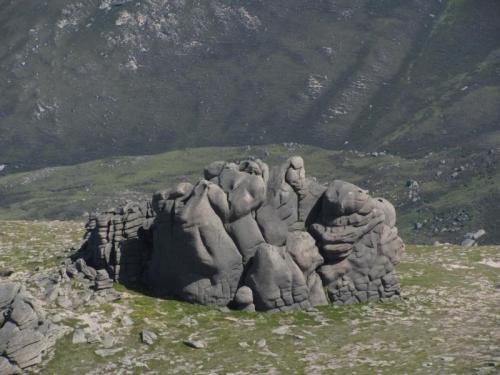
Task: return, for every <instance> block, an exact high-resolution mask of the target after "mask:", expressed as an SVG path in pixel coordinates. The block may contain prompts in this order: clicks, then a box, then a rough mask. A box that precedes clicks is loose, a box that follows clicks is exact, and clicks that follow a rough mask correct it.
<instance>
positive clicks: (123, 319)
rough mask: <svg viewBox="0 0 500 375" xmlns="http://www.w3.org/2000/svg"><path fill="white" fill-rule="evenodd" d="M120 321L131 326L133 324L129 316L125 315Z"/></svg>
mask: <svg viewBox="0 0 500 375" xmlns="http://www.w3.org/2000/svg"><path fill="white" fill-rule="evenodd" d="M121 322H122V324H123V325H124V326H132V325H134V321H133V320H132V319H130V317H129V316H127V315H125V316H124V317H123V318H122V319H121Z"/></svg>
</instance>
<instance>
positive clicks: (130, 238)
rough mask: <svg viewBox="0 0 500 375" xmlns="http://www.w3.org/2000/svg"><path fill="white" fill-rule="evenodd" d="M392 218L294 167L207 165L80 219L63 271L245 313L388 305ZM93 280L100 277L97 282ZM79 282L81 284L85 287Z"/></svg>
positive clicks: (356, 193)
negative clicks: (198, 173) (146, 197)
mask: <svg viewBox="0 0 500 375" xmlns="http://www.w3.org/2000/svg"><path fill="white" fill-rule="evenodd" d="M395 224H396V213H395V210H394V207H393V206H392V205H391V204H390V203H389V202H388V201H386V200H385V199H382V198H372V197H371V196H370V195H369V194H368V193H367V192H366V191H364V190H363V189H361V188H359V187H357V186H355V185H352V184H350V183H347V182H344V181H340V180H335V181H333V182H332V183H331V184H330V185H328V186H324V185H321V184H319V183H317V182H316V181H315V180H313V179H309V178H307V177H306V174H305V166H304V161H303V160H302V158H301V157H298V156H296V157H292V158H290V159H288V160H287V161H286V163H284V164H283V165H281V166H277V167H273V168H269V166H268V165H267V164H265V163H264V162H262V161H261V160H258V159H257V160H244V161H240V162H214V163H212V164H210V165H209V166H208V167H206V168H205V171H204V178H203V179H201V180H200V181H199V182H197V183H196V184H194V185H193V184H191V183H180V184H178V185H177V186H175V187H173V188H171V189H168V190H165V191H160V192H157V193H155V194H154V195H153V198H152V200H151V201H150V202H145V203H140V204H128V205H127V206H125V207H123V208H119V209H116V210H110V211H107V212H104V213H101V214H98V215H94V216H91V217H90V219H89V222H88V223H87V232H86V235H85V238H84V242H83V245H82V247H81V249H80V251H79V253H78V254H77V256H76V257H75V258H76V259H77V260H76V263H75V266H76V267H77V268H79V269H78V271H79V272H80V273H82V274H84V276H85V277H87V278H91V279H93V280H95V285H96V288H97V289H99V288H100V286H98V285H101V284H102V285H103V287H109V286H110V280H109V281H106V279H105V277H104V279H102V275H103V274H109V275H110V276H111V278H112V279H114V280H116V281H119V282H122V283H142V284H143V286H146V287H148V288H149V290H150V291H151V293H153V294H156V295H159V296H163V297H167V298H177V299H181V300H185V301H189V302H193V303H201V304H217V305H224V306H225V305H228V306H231V307H234V308H237V309H243V310H248V311H253V310H258V311H293V310H302V309H308V308H310V307H311V306H317V305H324V304H327V303H329V302H332V303H335V304H343V303H352V302H363V301H368V300H370V301H372V300H385V299H395V298H398V296H399V283H398V281H397V278H396V276H395V273H394V266H395V265H396V264H397V263H398V261H399V258H400V256H401V254H402V252H403V250H404V245H403V242H402V240H401V239H400V238H399V236H398V232H397V229H396V227H395ZM103 272H104V273H103ZM87 274H89V275H87Z"/></svg>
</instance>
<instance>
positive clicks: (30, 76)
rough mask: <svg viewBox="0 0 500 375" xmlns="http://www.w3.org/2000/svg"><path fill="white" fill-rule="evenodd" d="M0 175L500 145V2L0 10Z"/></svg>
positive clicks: (4, 5) (179, 2) (181, 1)
mask: <svg viewBox="0 0 500 375" xmlns="http://www.w3.org/2000/svg"><path fill="white" fill-rule="evenodd" d="M0 9H1V11H0V91H1V92H2V95H1V97H0V164H1V165H6V168H5V169H4V170H3V171H0V173H3V174H5V173H12V172H15V171H16V170H30V169H31V170H32V169H36V168H42V167H47V166H53V165H61V164H75V163H79V162H83V161H88V160H94V159H100V158H103V157H110V156H119V155H144V154H153V153H158V152H164V151H167V150H173V149H179V148H184V147H198V146H227V145H246V144H268V143H281V142H291V141H293V142H299V143H305V144H311V145H316V146H321V147H325V148H329V149H342V148H345V149H354V148H357V149H360V150H363V151H374V150H378V151H382V150H388V151H389V152H391V153H393V154H398V155H401V156H403V157H413V156H418V157H421V156H423V155H425V154H426V153H428V152H430V151H434V152H441V151H442V150H443V149H456V148H460V149H462V150H463V151H464V152H468V153H474V152H481V150H487V149H489V148H496V147H497V146H499V145H500V133H499V129H500V107H499V106H498V103H499V102H500V22H498V19H499V18H500V3H499V2H498V1H496V0H446V1H445V0H439V1H438V0H411V1H400V0H392V1H391V0H355V1H353V0H319V1H306V0H286V1H285V0H269V1H260V0H252V1H229V0H209V1H197V0H148V1H144V2H132V1H129V0H102V1H98V0H88V1H81V2H74V1H70V0H56V1H50V2H32V1H28V0H21V1H14V0H0Z"/></svg>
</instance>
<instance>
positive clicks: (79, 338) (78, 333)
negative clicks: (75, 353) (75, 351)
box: [71, 328, 87, 344]
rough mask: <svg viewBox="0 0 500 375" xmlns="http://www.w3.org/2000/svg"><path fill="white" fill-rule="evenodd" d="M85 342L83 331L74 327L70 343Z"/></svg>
mask: <svg viewBox="0 0 500 375" xmlns="http://www.w3.org/2000/svg"><path fill="white" fill-rule="evenodd" d="M86 342H87V337H86V336H85V331H84V330H83V329H81V328H77V329H75V331H74V332H73V337H72V338H71V343H72V344H84V343H86Z"/></svg>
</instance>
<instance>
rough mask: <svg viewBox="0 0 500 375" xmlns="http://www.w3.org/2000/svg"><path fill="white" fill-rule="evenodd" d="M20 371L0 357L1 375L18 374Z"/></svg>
mask: <svg viewBox="0 0 500 375" xmlns="http://www.w3.org/2000/svg"><path fill="white" fill-rule="evenodd" d="M20 373H21V369H20V368H19V367H17V366H15V365H14V364H12V363H11V362H9V360H8V359H7V358H5V357H1V356H0V374H2V375H13V374H20Z"/></svg>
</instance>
